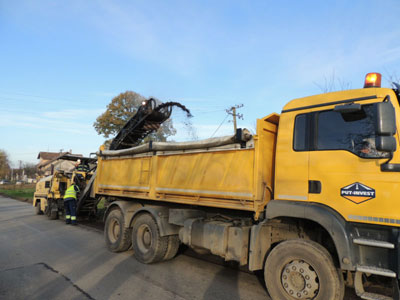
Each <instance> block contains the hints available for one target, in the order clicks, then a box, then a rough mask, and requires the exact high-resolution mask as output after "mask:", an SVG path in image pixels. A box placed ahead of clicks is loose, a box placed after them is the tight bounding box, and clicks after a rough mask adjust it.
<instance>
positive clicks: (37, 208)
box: [35, 201, 43, 215]
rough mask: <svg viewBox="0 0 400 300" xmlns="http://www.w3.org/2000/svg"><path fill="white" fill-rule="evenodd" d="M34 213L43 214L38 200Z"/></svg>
mask: <svg viewBox="0 0 400 300" xmlns="http://www.w3.org/2000/svg"><path fill="white" fill-rule="evenodd" d="M35 213H36V214H37V215H43V211H42V210H41V209H40V201H36V206H35Z"/></svg>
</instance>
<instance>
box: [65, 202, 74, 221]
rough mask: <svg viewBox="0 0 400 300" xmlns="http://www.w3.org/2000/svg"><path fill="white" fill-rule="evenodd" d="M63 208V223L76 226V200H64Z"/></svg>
mask: <svg viewBox="0 0 400 300" xmlns="http://www.w3.org/2000/svg"><path fill="white" fill-rule="evenodd" d="M64 208H65V223H67V224H76V199H75V198H66V199H64Z"/></svg>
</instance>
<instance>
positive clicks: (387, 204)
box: [91, 73, 400, 300]
mask: <svg viewBox="0 0 400 300" xmlns="http://www.w3.org/2000/svg"><path fill="white" fill-rule="evenodd" d="M399 98H400V97H399V90H398V89H389V88H381V87H380V75H379V74H375V73H374V74H369V75H368V76H367V79H366V83H365V88H363V89H355V90H347V91H340V92H332V93H325V94H321V95H316V96H310V97H305V98H300V99H295V100H293V101H290V102H289V103H288V104H286V105H285V106H284V107H283V110H282V112H281V114H275V113H273V114H270V115H268V116H266V117H264V118H261V119H259V120H257V131H256V133H255V134H254V135H250V134H249V133H248V132H247V131H246V130H238V132H237V134H236V135H235V136H232V137H226V138H215V139H209V140H205V141H198V142H187V143H186V142H185V143H149V144H144V145H140V146H137V147H133V148H127V149H121V150H104V148H101V149H100V151H99V152H98V167H97V177H96V179H95V181H94V185H93V189H92V191H91V193H92V197H94V198H100V197H101V198H105V199H106V200H107V201H106V202H107V211H106V214H105V230H104V234H105V241H106V244H107V247H108V248H109V249H110V250H111V251H115V252H119V251H124V250H127V249H128V248H130V247H131V246H132V247H133V250H134V256H135V257H136V259H138V260H139V261H141V262H143V263H154V262H158V261H162V260H167V259H170V258H172V257H174V256H175V255H176V253H177V250H178V246H179V244H180V243H183V244H186V245H188V246H190V247H192V248H194V249H197V250H201V251H204V250H207V251H209V252H211V253H212V254H215V255H219V256H221V257H223V258H225V260H231V261H237V262H238V263H239V264H240V265H247V266H248V268H249V270H251V271H256V270H263V271H264V275H265V284H266V287H267V289H268V292H269V294H270V295H271V297H272V299H274V300H283V299H317V300H333V299H335V300H340V299H343V297H344V286H345V282H346V283H347V284H348V285H350V286H354V287H355V290H356V293H357V295H359V296H360V298H362V299H392V298H390V297H388V298H385V297H384V296H382V295H378V294H373V293H370V292H367V291H365V290H364V284H363V283H364V282H363V278H364V277H365V276H364V274H367V275H368V276H370V275H374V276H381V277H385V278H387V280H392V281H393V287H394V294H393V298H394V299H399V296H398V295H399V294H398V290H399V286H398V279H399V275H400V272H399V270H400V251H399V246H400V234H399V229H400V204H399V203H398V199H397V198H398V195H399V194H400V150H398V148H399V131H398V130H397V129H396V128H400V107H399Z"/></svg>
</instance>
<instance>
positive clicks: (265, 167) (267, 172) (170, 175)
mask: <svg viewBox="0 0 400 300" xmlns="http://www.w3.org/2000/svg"><path fill="white" fill-rule="evenodd" d="M278 121H279V116H278V115H276V114H272V115H270V116H268V117H266V118H264V119H259V120H257V134H256V135H254V136H253V137H251V139H250V140H249V141H247V142H245V143H243V142H242V143H234V137H232V139H230V138H229V137H227V138H225V139H224V138H220V139H213V140H206V141H199V142H193V143H168V144H167V143H153V144H145V145H142V146H138V147H134V148H130V149H125V150H117V151H100V152H99V153H98V166H97V177H96V180H95V183H94V192H95V194H96V195H98V196H100V195H104V196H117V197H124V198H136V199H146V200H156V201H166V202H174V203H181V204H189V205H200V206H209V207H219V208H227V209H236V210H247V211H254V212H256V214H255V216H256V217H257V216H258V214H259V212H261V211H262V209H263V208H264V206H265V205H266V203H267V202H268V201H269V200H270V199H271V195H272V188H273V186H272V185H273V166H274V163H273V160H274V157H275V153H274V151H275V142H276V133H277V124H278Z"/></svg>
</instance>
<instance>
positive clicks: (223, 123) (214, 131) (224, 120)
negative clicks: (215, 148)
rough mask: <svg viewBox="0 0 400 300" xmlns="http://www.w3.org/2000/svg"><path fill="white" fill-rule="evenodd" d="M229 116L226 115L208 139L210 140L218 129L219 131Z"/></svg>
mask: <svg viewBox="0 0 400 300" xmlns="http://www.w3.org/2000/svg"><path fill="white" fill-rule="evenodd" d="M228 116H229V115H226V117H225V119H224V120H223V121H222V122H221V124H219V126H218V128H217V129H216V130H215V131H214V133H213V134H212V135H211V136H210V138H212V137H213V136H214V134H216V133H217V131H218V129H220V127H221V126H222V124H224V122H225V120H226V119H227V118H228Z"/></svg>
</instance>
